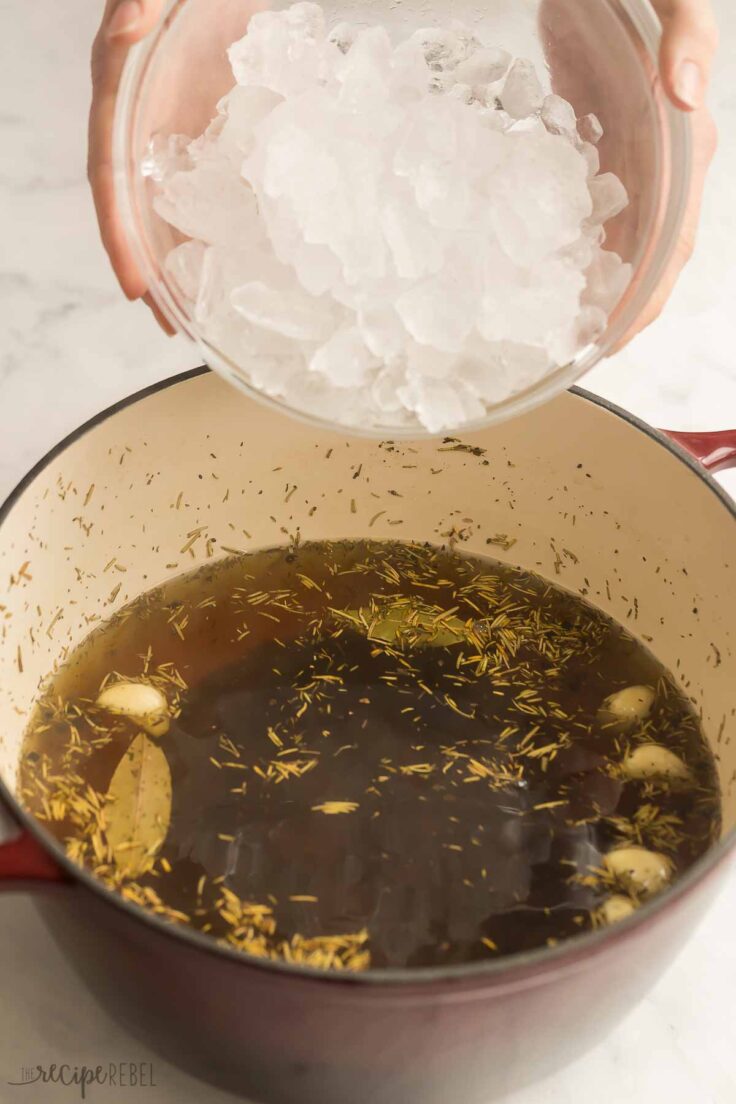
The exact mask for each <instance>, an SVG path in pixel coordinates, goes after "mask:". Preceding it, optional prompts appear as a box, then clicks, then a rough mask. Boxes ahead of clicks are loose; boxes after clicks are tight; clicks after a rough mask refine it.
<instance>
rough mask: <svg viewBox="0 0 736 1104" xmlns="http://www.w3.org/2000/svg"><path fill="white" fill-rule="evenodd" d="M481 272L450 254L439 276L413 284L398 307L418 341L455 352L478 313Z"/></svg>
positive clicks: (421, 343) (406, 325)
mask: <svg viewBox="0 0 736 1104" xmlns="http://www.w3.org/2000/svg"><path fill="white" fill-rule="evenodd" d="M478 287H479V284H478V275H477V272H476V271H474V270H473V267H472V265H471V264H468V266H467V268H466V267H465V265H464V264H462V263H461V262H460V261H459V260H458V259H454V260H453V259H451V258H448V259H447V260H446V262H445V265H444V267H443V268H442V269H441V271H440V272H438V273H437V275H436V276H430V277H429V278H428V279H426V280H422V281H420V282H419V283H416V284H414V286H413V287H410V288H409V289H408V290H407V291H405V292H404V294H403V295H401V296H400V297H399V299H398V300H397V303H396V310H397V311H398V313H399V317H400V318H401V321H402V322H403V324H404V326H405V327H406V329H407V331H408V332H409V333H410V334H411V336H412V337H413V338H414V340H415V341H418V342H419V344H420V345H429V346H431V347H433V348H435V349H439V350H442V351H443V352H450V353H452V352H456V351H457V350H458V349H459V348H460V347H461V345H462V343H463V341H464V340H465V338H466V337H467V335H468V334H469V333H470V331H471V330H472V328H473V326H474V324H475V320H476V316H477V314H478V308H479V303H478Z"/></svg>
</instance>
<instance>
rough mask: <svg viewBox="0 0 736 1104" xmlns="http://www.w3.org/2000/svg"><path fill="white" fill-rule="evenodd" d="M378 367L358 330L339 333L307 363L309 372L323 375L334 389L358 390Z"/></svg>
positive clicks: (347, 329)
mask: <svg viewBox="0 0 736 1104" xmlns="http://www.w3.org/2000/svg"><path fill="white" fill-rule="evenodd" d="M377 367H378V362H377V361H376V359H375V357H374V356H372V354H371V353H370V352H369V350H368V349H367V347H366V344H365V341H364V340H363V336H362V334H361V333H360V330H358V329H357V327H354V326H353V327H348V328H346V329H343V330H339V331H338V332H337V333H335V334H333V335H332V337H331V338H330V339H329V340H328V341H326V342H325V343H324V345H322V346H321V347H320V348H319V349H317V351H316V352H315V354H314V356H313V357H312V359H311V360H310V362H309V370H310V372H315V373H316V374H318V375H321V376H324V377H325V379H326V380H328V381H329V382H330V383H331V384H333V385H334V386H335V387H360V386H362V385H363V384H365V383H366V382H367V381H368V378H369V376H370V374H371V370H372V369H375V368H377Z"/></svg>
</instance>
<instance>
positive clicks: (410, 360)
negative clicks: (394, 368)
mask: <svg viewBox="0 0 736 1104" xmlns="http://www.w3.org/2000/svg"><path fill="white" fill-rule="evenodd" d="M457 363H458V354H457V353H443V352H441V351H440V350H439V349H433V348H432V347H431V346H429V345H419V344H418V343H417V342H416V341H410V342H409V345H408V348H407V357H406V378H407V379H409V380H412V379H448V377H450V376H451V375H453V373H454V371H455V369H456V368H457Z"/></svg>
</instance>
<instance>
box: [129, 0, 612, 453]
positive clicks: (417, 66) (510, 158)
mask: <svg viewBox="0 0 736 1104" xmlns="http://www.w3.org/2000/svg"><path fill="white" fill-rule="evenodd" d="M229 59H230V64H231V66H232V71H233V74H234V76H235V80H236V81H237V83H236V85H235V86H234V88H233V89H232V90H231V91H230V92H229V93H228V95H226V96H225V97H224V99H223V100H221V101H220V103H219V104H218V114H217V116H216V117H215V118H214V119H213V120H212V122H211V123H210V125H209V126H208V127H207V130H206V131H205V132H204V134H203V135H201V136H200V137H199V138H197V139H195V140H191V139H188V138H185V137H183V136H181V135H173V136H167V137H166V138H163V139H162V138H159V139H156V140H154V142H153V143H152V144H151V148H150V149H149V151H148V154H147V157H146V160H145V164H144V172H145V173H146V174H147V175H148V176H150V177H151V178H152V180H153V181H154V182H155V187H156V198H155V200H154V206H155V208H156V211H157V212H158V214H159V215H160V216H161V217H162V218H163V219H165V220H166V221H167V222H169V223H170V224H171V225H172V226H173V227H175V228H176V229H177V230H178V231H180V232H181V234H182V235H184V236H185V237H186V238H187V239H189V240H187V241H184V242H183V243H182V244H181V245H179V246H177V247H176V248H175V249H173V250H172V251H171V252H170V253H169V256H168V258H167V262H166V267H167V270H168V273H169V276H170V278H172V279H173V280H174V281H175V283H176V285H177V287H178V288H179V291H180V293H181V295H183V296H184V297H185V298H186V299H187V300H188V301H189V302H190V309H191V310H192V312H193V314H194V316H195V318H196V321H197V325H198V327H199V330H200V332H201V333H202V335H203V337H204V338H205V340H206V341H207V342H209V343H210V344H211V345H212V346H214V347H216V348H217V349H218V350H219V351H220V352H221V353H222V354H224V355H225V356H226V357H228V358H230V359H231V360H232V361H233V362H234V363H236V364H237V365H238V366H239V368H240V370H241V371H242V372H243V373H244V374H245V376H246V378H247V379H248V380H249V381H250V383H251V384H252V386H253V387H255V388H256V389H258V390H260V391H263V392H265V393H266V394H268V395H270V396H272V397H274V398H277V399H279V400H281V401H283V402H284V403H286V404H287V405H289V406H291V407H293V408H296V409H297V410H301V411H304V412H306V413H309V414H313V415H317V416H319V417H320V418H322V419H327V420H330V421H332V422H335V423H339V424H342V425H345V426H357V427H363V428H391V427H394V428H400V427H401V428H412V427H418V426H421V427H423V428H424V429H427V430H429V431H431V432H440V431H442V430H449V429H454V428H456V427H457V426H460V425H462V424H463V423H467V422H470V421H474V420H477V419H480V418H482V417H483V415H484V414H485V413H486V411H487V409H488V407H490V406H493V405H495V404H498V403H500V402H503V401H504V400H506V399H508V398H509V397H510V396H512V395H513V394H516V393H518V392H520V391H523V390H525V389H526V388H528V387H531V386H532V385H534V384H535V383H537V382H538V381H539V380H540V379H542V378H543V377H545V376H546V375H547V374H549V373H550V372H551V371H554V370H555V369H556V368H557V367H559V366H562V365H565V364H567V363H568V362H569V361H570V360H571V359H573V358H574V357H575V355H576V354H577V353H578V352H579V351H580V349H581V348H583V347H584V346H585V345H586V344H588V343H591V342H594V341H596V340H597V339H598V338H599V337H600V335H601V334H602V332H603V331H604V329H605V327H606V322H607V317H608V314H609V312H610V311H611V310H612V308H613V307H614V306H615V304H616V303H617V302H618V300H619V298H620V296H621V295H622V294H623V292H624V291H625V289H626V286H627V284H628V282H629V280H630V275H631V271H630V266H629V265H627V264H624V263H623V262H622V261H621V259H620V258H619V257H618V256H617V255H616V254H615V253H613V252H610V251H607V250H604V249H603V248H602V243H603V241H604V240H605V233H604V230H603V225H604V224H605V222H606V221H607V220H608V219H611V218H613V217H615V216H616V215H617V214H618V213H619V212H620V211H622V210H623V208H624V207H625V206H626V204H627V202H628V199H627V195H626V191H625V189H624V186H623V185H622V183H621V182H620V180H618V178H617V177H615V176H614V175H612V174H611V173H604V174H603V175H599V168H600V162H599V157H598V150H597V143H598V141H599V140H600V138H601V136H602V128H601V125H600V123H599V121H598V119H596V118H595V116H590V115H588V116H585V117H584V118H583V119H581V120H576V117H575V112H574V110H573V107H572V106H571V105H570V104H569V103H567V102H566V101H565V100H563V99H561V98H560V97H559V96H556V95H545V90H544V88H543V86H542V83H541V81H540V79H539V76H538V75H537V73H536V71H535V68H534V66H533V65H532V64H531V62H529V61H527V60H526V59H524V58H517V59H513V58H512V57H511V56H510V55H509V54H507V53H506V52H505V51H504V50H502V49H498V48H496V47H495V46H491V45H487V44H483V43H481V42H479V41H478V40H477V39H476V38H474V37H473V35H472V34H471V32H470V31H469V30H468V29H467V28H465V27H464V26H462V25H461V24H459V23H454V22H453V23H451V24H450V25H449V26H448V27H446V28H432V29H427V30H418V31H416V32H415V33H414V34H413V35H412V36H411V37H410V38H409V39H407V40H405V41H403V42H401V43H399V44H398V45H396V46H395V45H394V44H393V43H392V42H391V40H390V38H389V36H388V34H387V32H386V31H385V29H384V28H382V27H379V26H377V27H370V28H368V29H364V28H359V27H355V26H351V25H350V24H347V23H340V24H338V25H336V26H333V27H331V28H327V27H326V26H325V21H324V13H323V11H322V9H321V8H320V7H319V6H317V5H316V4H312V3H297V4H294V5H293V6H292V7H291V8H289V9H287V10H285V11H279V12H270V11H265V12H260V13H258V14H256V15H254V16H253V17H252V19H251V21H250V25H249V29H248V33H247V34H246V35H245V37H244V38H242V39H241V40H240V41H238V42H235V43H233V45H232V46H231V47H230V50H229Z"/></svg>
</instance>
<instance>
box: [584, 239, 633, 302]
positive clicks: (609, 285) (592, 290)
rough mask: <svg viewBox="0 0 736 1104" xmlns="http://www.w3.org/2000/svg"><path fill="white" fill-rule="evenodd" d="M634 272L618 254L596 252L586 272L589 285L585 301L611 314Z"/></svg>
mask: <svg viewBox="0 0 736 1104" xmlns="http://www.w3.org/2000/svg"><path fill="white" fill-rule="evenodd" d="M632 272H633V269H632V267H631V265H630V264H624V262H623V261H622V260H621V258H620V257H619V255H618V253H613V252H612V251H610V250H608V249H598V250H596V252H595V254H594V257H593V260H592V262H591V264H590V266H589V267H588V268H587V270H586V272H585V278H586V281H587V285H586V288H585V291H584V292H583V301H584V302H585V303H588V304H589V305H591V306H595V307H600V309H601V310H603V311H605V312H606V314H610V312H611V311H612V310H613V308H614V307H615V306H616V304H617V303H618V302H619V300H620V299H621V297H622V295H623V294H624V292H625V291H626V289H627V287H628V286H629V284H630V283H631V276H632Z"/></svg>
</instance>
